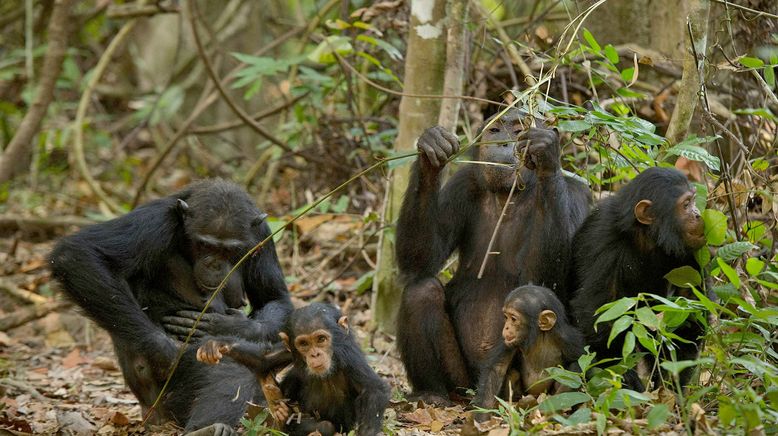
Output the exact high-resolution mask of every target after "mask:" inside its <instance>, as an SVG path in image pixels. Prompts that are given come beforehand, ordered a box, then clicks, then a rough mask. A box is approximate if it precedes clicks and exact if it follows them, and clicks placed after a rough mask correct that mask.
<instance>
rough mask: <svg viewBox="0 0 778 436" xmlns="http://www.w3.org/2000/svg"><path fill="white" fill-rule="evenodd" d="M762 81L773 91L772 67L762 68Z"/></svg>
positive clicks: (773, 75) (773, 72)
mask: <svg viewBox="0 0 778 436" xmlns="http://www.w3.org/2000/svg"><path fill="white" fill-rule="evenodd" d="M764 81H765V82H767V86H769V87H770V89H775V70H774V69H773V66H772V65H768V66H766V67H765V68H764Z"/></svg>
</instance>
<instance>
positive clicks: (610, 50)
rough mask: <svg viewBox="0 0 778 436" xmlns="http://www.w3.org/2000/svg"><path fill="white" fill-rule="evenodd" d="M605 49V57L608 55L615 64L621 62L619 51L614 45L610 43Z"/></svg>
mask: <svg viewBox="0 0 778 436" xmlns="http://www.w3.org/2000/svg"><path fill="white" fill-rule="evenodd" d="M604 51H605V57H607V58H608V60H609V61H611V63H612V64H614V65H615V64H618V63H619V53H618V52H617V51H616V49H615V48H614V47H613V46H612V45H610V44H608V45H606V46H605V49H604Z"/></svg>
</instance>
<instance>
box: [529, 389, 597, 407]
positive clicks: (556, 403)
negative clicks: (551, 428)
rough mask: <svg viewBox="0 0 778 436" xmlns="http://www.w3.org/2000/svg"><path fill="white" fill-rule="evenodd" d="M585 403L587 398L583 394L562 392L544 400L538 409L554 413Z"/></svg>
mask: <svg viewBox="0 0 778 436" xmlns="http://www.w3.org/2000/svg"><path fill="white" fill-rule="evenodd" d="M587 401H589V396H588V395H586V394H585V393H583V392H564V393H561V394H556V395H552V396H550V397H548V398H546V400H545V401H543V402H542V403H540V405H539V406H538V407H539V408H540V410H541V411H543V412H556V411H557V410H565V409H569V408H571V407H573V406H575V405H576V404H581V403H585V402H587Z"/></svg>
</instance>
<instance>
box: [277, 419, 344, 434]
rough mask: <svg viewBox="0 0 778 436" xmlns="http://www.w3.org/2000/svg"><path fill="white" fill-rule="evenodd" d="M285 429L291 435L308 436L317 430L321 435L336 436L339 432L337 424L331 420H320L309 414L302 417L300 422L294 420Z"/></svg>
mask: <svg viewBox="0 0 778 436" xmlns="http://www.w3.org/2000/svg"><path fill="white" fill-rule="evenodd" d="M285 431H286V432H287V433H288V434H289V436H308V435H310V434H311V433H314V434H315V433H316V432H318V433H319V434H320V435H321V436H334V435H335V433H337V429H336V428H335V425H334V424H332V423H331V422H330V421H318V420H316V419H314V418H313V417H312V416H307V415H306V416H303V417H302V419H301V420H300V423H299V424H298V423H297V421H296V420H292V421H291V422H290V423H289V424H288V425H287V426H286V429H285Z"/></svg>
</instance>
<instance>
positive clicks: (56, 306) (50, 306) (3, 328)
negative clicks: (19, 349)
mask: <svg viewBox="0 0 778 436" xmlns="http://www.w3.org/2000/svg"><path fill="white" fill-rule="evenodd" d="M72 306H73V304H72V303H71V302H69V301H66V300H62V301H49V302H47V303H43V304H33V305H30V306H26V307H23V308H21V309H19V310H17V311H16V312H14V313H11V314H9V315H6V316H4V317H2V318H0V332H7V331H8V330H11V329H13V328H16V327H19V326H21V325H24V324H27V323H28V322H30V321H35V320H36V319H40V318H43V317H44V316H46V315H48V314H49V313H51V312H55V311H57V310H62V309H66V308H70V307H72Z"/></svg>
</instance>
